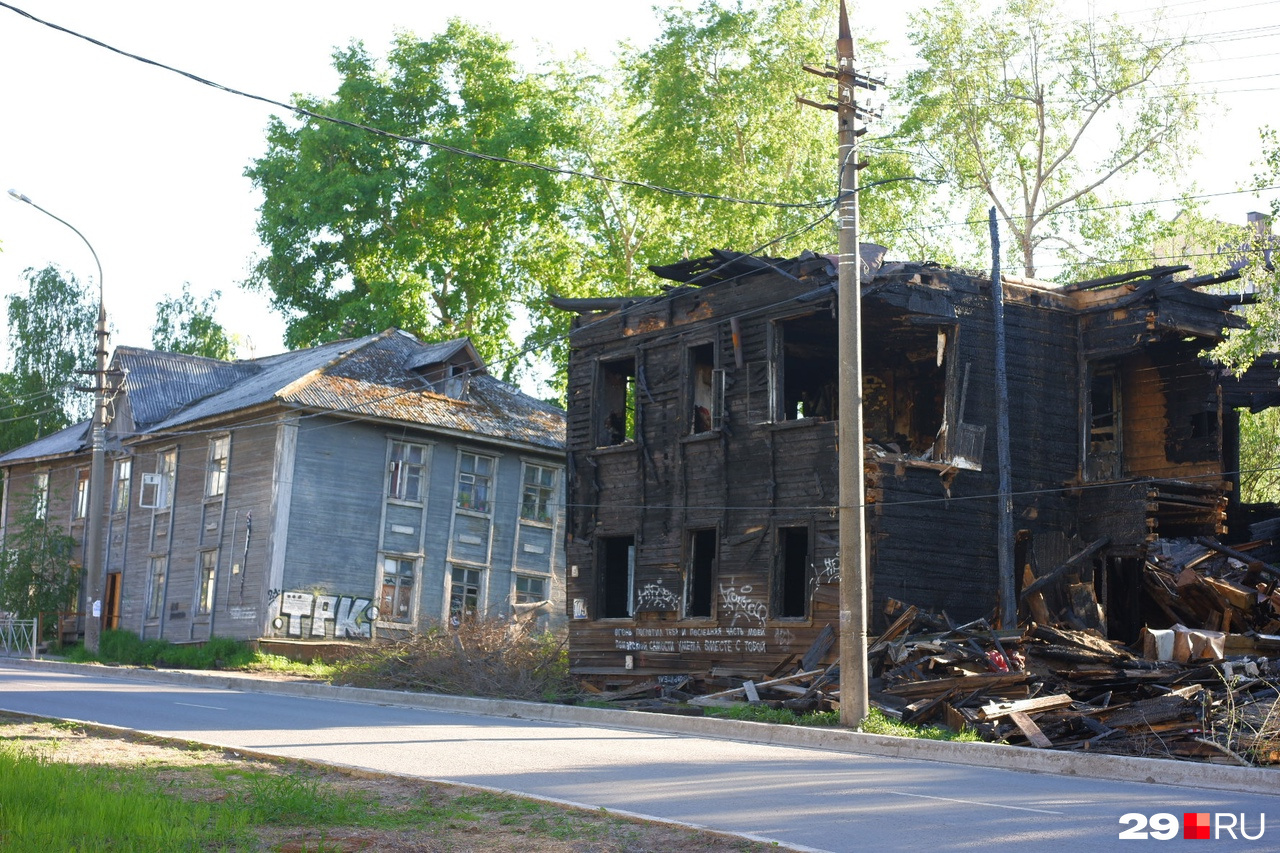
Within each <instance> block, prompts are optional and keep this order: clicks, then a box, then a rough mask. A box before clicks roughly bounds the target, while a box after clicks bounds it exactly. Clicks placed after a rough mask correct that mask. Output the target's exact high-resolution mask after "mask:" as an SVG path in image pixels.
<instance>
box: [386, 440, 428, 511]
mask: <svg viewBox="0 0 1280 853" xmlns="http://www.w3.org/2000/svg"><path fill="white" fill-rule="evenodd" d="M426 482H427V445H425V444H411V443H409V442H407V441H393V442H391V467H390V470H389V473H388V475H387V497H389V498H392V499H393V500H398V501H410V502H413V503H421V502H422V501H423V499H424V497H425V495H426Z"/></svg>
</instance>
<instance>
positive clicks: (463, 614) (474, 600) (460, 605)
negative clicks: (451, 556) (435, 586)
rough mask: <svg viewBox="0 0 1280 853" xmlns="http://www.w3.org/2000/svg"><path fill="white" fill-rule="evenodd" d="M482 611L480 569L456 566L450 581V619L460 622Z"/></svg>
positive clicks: (456, 622)
mask: <svg viewBox="0 0 1280 853" xmlns="http://www.w3.org/2000/svg"><path fill="white" fill-rule="evenodd" d="M479 612H480V570H479V569H466V568H462V567H461V566H455V567H454V569H453V574H452V576H451V578H450V582H449V621H450V622H452V623H453V624H455V625H456V624H458V623H459V622H461V621H462V620H464V619H473V618H475V616H476V614H477V613H479Z"/></svg>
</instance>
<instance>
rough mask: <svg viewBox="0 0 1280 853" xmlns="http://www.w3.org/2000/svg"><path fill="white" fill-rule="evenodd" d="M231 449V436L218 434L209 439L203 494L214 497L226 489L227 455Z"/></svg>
mask: <svg viewBox="0 0 1280 853" xmlns="http://www.w3.org/2000/svg"><path fill="white" fill-rule="evenodd" d="M230 451H231V436H229V435H220V436H217V437H216V438H211V439H209V468H208V470H207V472H206V474H205V481H204V495H205V497H207V498H216V497H220V496H221V495H223V494H225V493H226V491H227V456H228V454H229V453H230Z"/></svg>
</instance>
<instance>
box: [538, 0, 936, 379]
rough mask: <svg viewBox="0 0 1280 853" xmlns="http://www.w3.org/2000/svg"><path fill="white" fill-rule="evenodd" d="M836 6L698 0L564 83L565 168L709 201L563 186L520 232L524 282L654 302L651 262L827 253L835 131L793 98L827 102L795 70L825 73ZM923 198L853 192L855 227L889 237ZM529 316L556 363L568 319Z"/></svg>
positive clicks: (897, 161) (880, 173)
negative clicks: (557, 206)
mask: <svg viewBox="0 0 1280 853" xmlns="http://www.w3.org/2000/svg"><path fill="white" fill-rule="evenodd" d="M836 8H837V4H836V2H834V0H779V2H770V3H765V2H739V3H723V2H718V0H704V2H703V3H702V4H701V5H699V6H698V7H697V8H694V9H680V8H675V9H668V10H664V11H660V13H659V14H661V16H662V30H661V32H660V33H659V35H658V36H657V38H656V39H655V40H654V42H653V43H652V44H650V45H648V46H645V47H642V48H629V49H627V50H624V51H623V53H622V55H621V56H620V58H619V61H618V65H617V67H616V69H614V70H613V71H612V72H609V73H597V74H594V75H590V74H580V75H579V76H578V77H577V78H575V79H574V80H573V82H572V83H571V84H570V85H572V86H573V87H574V88H575V91H577V92H578V93H579V94H580V96H581V100H580V103H579V105H578V107H577V108H576V109H575V111H574V116H575V118H576V119H577V121H578V124H577V127H576V139H577V141H578V145H579V148H578V152H577V153H576V155H575V156H574V158H573V160H572V165H573V166H574V167H575V168H580V169H583V170H585V171H590V172H594V173H597V174H603V175H610V176H614V177H618V178H623V179H627V180H631V181H639V182H645V183H648V184H656V185H660V186H663V187H672V188H678V189H683V190H689V191H693V192H696V193H701V194H706V195H710V196H718V197H719V198H703V197H694V196H691V195H680V194H670V193H663V192H656V191H654V190H651V189H646V188H643V187H635V186H625V185H624V186H619V185H617V184H612V183H597V182H592V181H583V180H579V181H574V182H572V183H571V184H570V185H569V186H568V187H567V188H566V194H565V196H564V205H563V211H564V212H563V214H562V216H561V217H560V220H559V223H558V227H547V228H543V229H542V230H540V231H539V232H538V233H536V234H534V235H532V238H531V240H530V242H529V249H528V250H527V251H525V252H522V253H521V257H522V259H523V260H524V262H525V264H526V268H527V269H529V275H528V277H529V278H530V279H532V280H534V281H537V282H540V283H541V284H542V285H543V289H544V290H545V291H547V292H550V293H553V294H555V295H561V296H604V295H616V294H620V293H622V294H628V295H630V294H637V293H644V292H653V293H657V292H659V291H658V282H657V281H656V280H655V279H654V278H653V277H652V276H651V275H650V274H648V272H647V267H648V266H649V265H652V264H666V263H670V262H672V261H676V260H679V259H680V258H682V257H698V256H701V255H705V254H707V252H708V250H710V249H715V248H724V249H733V250H736V251H751V250H755V249H762V250H763V251H764V252H765V253H766V254H771V255H786V254H795V253H798V252H800V251H803V250H811V251H819V252H821V251H834V250H835V247H836V231H835V224H834V221H833V220H832V219H831V218H830V214H831V212H832V202H833V200H834V198H835V196H836V192H837V164H836V142H837V140H836V120H835V118H834V116H833V114H832V113H829V112H825V111H820V110H815V109H813V108H811V107H807V106H802V105H800V104H798V103H797V102H796V95H797V94H799V93H806V94H809V95H811V96H812V98H813V99H814V100H819V101H821V100H825V99H826V98H827V94H828V93H827V92H826V91H824V90H825V89H827V88H829V87H828V86H827V84H826V83H825V82H824V81H822V80H819V79H818V78H815V77H811V76H809V75H806V74H804V73H803V72H802V71H801V66H802V65H803V64H805V63H810V64H813V65H818V66H821V65H822V64H823V63H824V62H830V61H833V59H834V57H833V52H834V47H835V35H836V34H835V25H836V21H837V15H836ZM869 49H870V48H869ZM908 175H910V168H909V165H908V163H907V161H906V158H905V156H904V155H902V154H901V153H897V152H894V151H883V152H880V153H879V154H878V155H877V156H875V157H873V158H870V168H869V169H868V170H867V171H866V172H864V177H863V180H864V182H872V181H877V180H884V179H886V178H890V177H904V176H908ZM920 188H921V187H920V185H919V184H913V183H911V182H901V183H888V184H884V185H882V186H879V187H876V188H874V189H873V190H872V191H869V192H865V193H863V194H862V202H863V217H864V222H865V223H867V225H868V227H871V228H875V227H877V226H880V227H884V228H889V227H892V226H894V225H896V223H897V222H898V221H899V220H900V217H899V216H898V215H897V210H899V209H900V207H901V205H902V204H903V203H904V202H905V200H910V199H915V198H916V197H917V196H918V195H919V194H920ZM732 199H742V200H750V201H761V202H769V204H743V203H740V202H737V201H733V200H732ZM807 205H812V206H807ZM530 309H531V314H532V315H533V316H534V320H535V328H534V332H533V334H532V335H531V337H530V340H531V341H532V342H534V344H535V348H538V349H543V348H545V349H548V350H550V351H555V352H558V353H559V357H558V358H557V359H556V360H557V362H558V363H559V364H560V365H563V363H564V358H565V354H566V352H567V345H566V343H565V340H566V337H567V330H568V318H567V317H566V316H565V315H564V313H563V312H557V311H554V310H547V308H546V307H545V305H538V304H534V305H531V306H530Z"/></svg>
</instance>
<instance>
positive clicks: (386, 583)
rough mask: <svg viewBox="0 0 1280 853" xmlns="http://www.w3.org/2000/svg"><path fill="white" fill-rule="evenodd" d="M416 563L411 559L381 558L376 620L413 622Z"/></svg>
mask: <svg viewBox="0 0 1280 853" xmlns="http://www.w3.org/2000/svg"><path fill="white" fill-rule="evenodd" d="M417 569H418V561H417V560H416V559H413V558H411V557H383V558H382V597H381V599H380V601H379V604H378V618H379V619H380V620H382V621H383V622H412V621H413V591H414V587H415V580H416V577H417V573H418V572H417Z"/></svg>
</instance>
